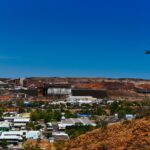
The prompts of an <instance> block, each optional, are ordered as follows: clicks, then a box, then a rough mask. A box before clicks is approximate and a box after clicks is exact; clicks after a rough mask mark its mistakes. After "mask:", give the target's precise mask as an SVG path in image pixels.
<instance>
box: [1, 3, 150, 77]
mask: <svg viewBox="0 0 150 150" xmlns="http://www.w3.org/2000/svg"><path fill="white" fill-rule="evenodd" d="M149 6H150V2H149V1H148V0H143V1H141V0H123V1H122V0H3V1H1V2H0V77H19V76H20V77H29V76H95V77H140V78H149V79H150V56H148V55H144V54H143V51H144V49H150V8H149Z"/></svg>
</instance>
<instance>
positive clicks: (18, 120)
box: [13, 118, 30, 128]
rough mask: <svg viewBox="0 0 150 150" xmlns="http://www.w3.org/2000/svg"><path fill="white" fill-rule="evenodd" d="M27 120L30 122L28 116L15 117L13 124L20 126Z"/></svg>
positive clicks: (24, 124) (23, 125)
mask: <svg viewBox="0 0 150 150" xmlns="http://www.w3.org/2000/svg"><path fill="white" fill-rule="evenodd" d="M29 122H30V119H29V118H15V119H14V121H13V126H14V127H18V128H21V127H25V126H26V124H27V123H29Z"/></svg>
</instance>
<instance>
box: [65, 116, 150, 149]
mask: <svg viewBox="0 0 150 150" xmlns="http://www.w3.org/2000/svg"><path fill="white" fill-rule="evenodd" d="M63 150H150V117H148V118H144V119H137V120H134V121H131V122H124V123H120V124H115V125H109V126H108V127H107V128H104V129H96V130H94V131H92V132H89V133H87V134H85V135H82V136H80V137H78V138H77V139H74V140H71V141H70V142H69V143H67V144H65V148H63Z"/></svg>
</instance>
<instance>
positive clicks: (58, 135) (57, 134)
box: [52, 132, 69, 141]
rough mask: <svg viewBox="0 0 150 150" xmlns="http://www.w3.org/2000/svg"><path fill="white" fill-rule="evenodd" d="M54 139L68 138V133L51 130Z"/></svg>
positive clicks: (64, 139) (63, 139)
mask: <svg viewBox="0 0 150 150" xmlns="http://www.w3.org/2000/svg"><path fill="white" fill-rule="evenodd" d="M52 135H53V137H54V141H66V140H69V135H68V134H67V133H65V132H53V133H52Z"/></svg>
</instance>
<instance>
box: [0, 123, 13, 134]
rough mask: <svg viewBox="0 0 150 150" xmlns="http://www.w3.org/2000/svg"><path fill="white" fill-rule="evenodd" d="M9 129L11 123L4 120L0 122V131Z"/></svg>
mask: <svg viewBox="0 0 150 150" xmlns="http://www.w3.org/2000/svg"><path fill="white" fill-rule="evenodd" d="M10 129H11V123H10V122H7V121H4V122H0V132H4V131H9V130H10Z"/></svg>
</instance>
